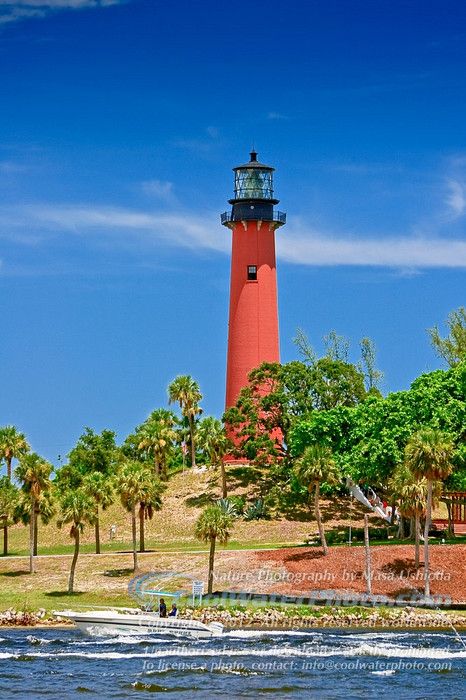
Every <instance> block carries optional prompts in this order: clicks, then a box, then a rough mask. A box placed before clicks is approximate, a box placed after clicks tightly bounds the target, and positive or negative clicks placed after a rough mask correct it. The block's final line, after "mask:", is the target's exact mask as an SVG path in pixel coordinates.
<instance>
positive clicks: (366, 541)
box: [364, 514, 372, 595]
mask: <svg viewBox="0 0 466 700" xmlns="http://www.w3.org/2000/svg"><path fill="white" fill-rule="evenodd" d="M364 552H365V562H366V591H367V593H368V594H369V595H372V569H371V548H370V542H369V516H368V515H367V514H366V515H364Z"/></svg>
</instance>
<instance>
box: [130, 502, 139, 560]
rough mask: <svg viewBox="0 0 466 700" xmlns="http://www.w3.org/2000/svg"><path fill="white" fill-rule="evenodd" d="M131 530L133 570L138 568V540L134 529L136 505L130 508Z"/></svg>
mask: <svg viewBox="0 0 466 700" xmlns="http://www.w3.org/2000/svg"><path fill="white" fill-rule="evenodd" d="M131 530H132V534H133V571H137V568H138V542H137V530H136V506H133V507H132V508H131Z"/></svg>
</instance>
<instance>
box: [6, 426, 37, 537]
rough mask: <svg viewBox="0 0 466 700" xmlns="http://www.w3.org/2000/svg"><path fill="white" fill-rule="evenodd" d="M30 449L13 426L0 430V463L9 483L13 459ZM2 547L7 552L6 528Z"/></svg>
mask: <svg viewBox="0 0 466 700" xmlns="http://www.w3.org/2000/svg"><path fill="white" fill-rule="evenodd" d="M29 449H30V447H29V444H28V442H27V440H26V436H25V435H24V433H21V432H19V430H18V429H17V428H15V427H14V426H13V425H5V426H4V427H2V428H0V463H1V462H5V464H6V471H7V477H8V479H9V480H10V481H11V469H12V467H11V465H12V461H13V460H14V459H18V458H19V457H20V456H21V455H23V454H25V453H26V452H28V451H29ZM3 547H4V549H5V548H6V551H8V527H6V526H5V527H4V528H3Z"/></svg>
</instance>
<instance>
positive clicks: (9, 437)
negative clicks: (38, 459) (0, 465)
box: [0, 425, 30, 481]
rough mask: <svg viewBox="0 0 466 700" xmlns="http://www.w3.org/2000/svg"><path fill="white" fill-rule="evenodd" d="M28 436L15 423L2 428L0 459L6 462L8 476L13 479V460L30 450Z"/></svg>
mask: <svg viewBox="0 0 466 700" xmlns="http://www.w3.org/2000/svg"><path fill="white" fill-rule="evenodd" d="M29 449H30V448H29V444H28V442H27V440H26V436H25V435H24V434H23V433H20V432H19V430H17V429H16V428H15V427H14V425H6V426H5V427H4V428H0V461H4V462H5V463H6V469H7V476H8V478H9V479H10V481H11V462H12V460H13V459H18V458H19V457H20V456H21V455H23V454H25V452H28V451H29Z"/></svg>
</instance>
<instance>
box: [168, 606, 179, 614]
mask: <svg viewBox="0 0 466 700" xmlns="http://www.w3.org/2000/svg"><path fill="white" fill-rule="evenodd" d="M177 615H178V608H177V607H176V605H175V603H173V605H172V609H171V610H170V612H169V613H168V617H176V616H177Z"/></svg>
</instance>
